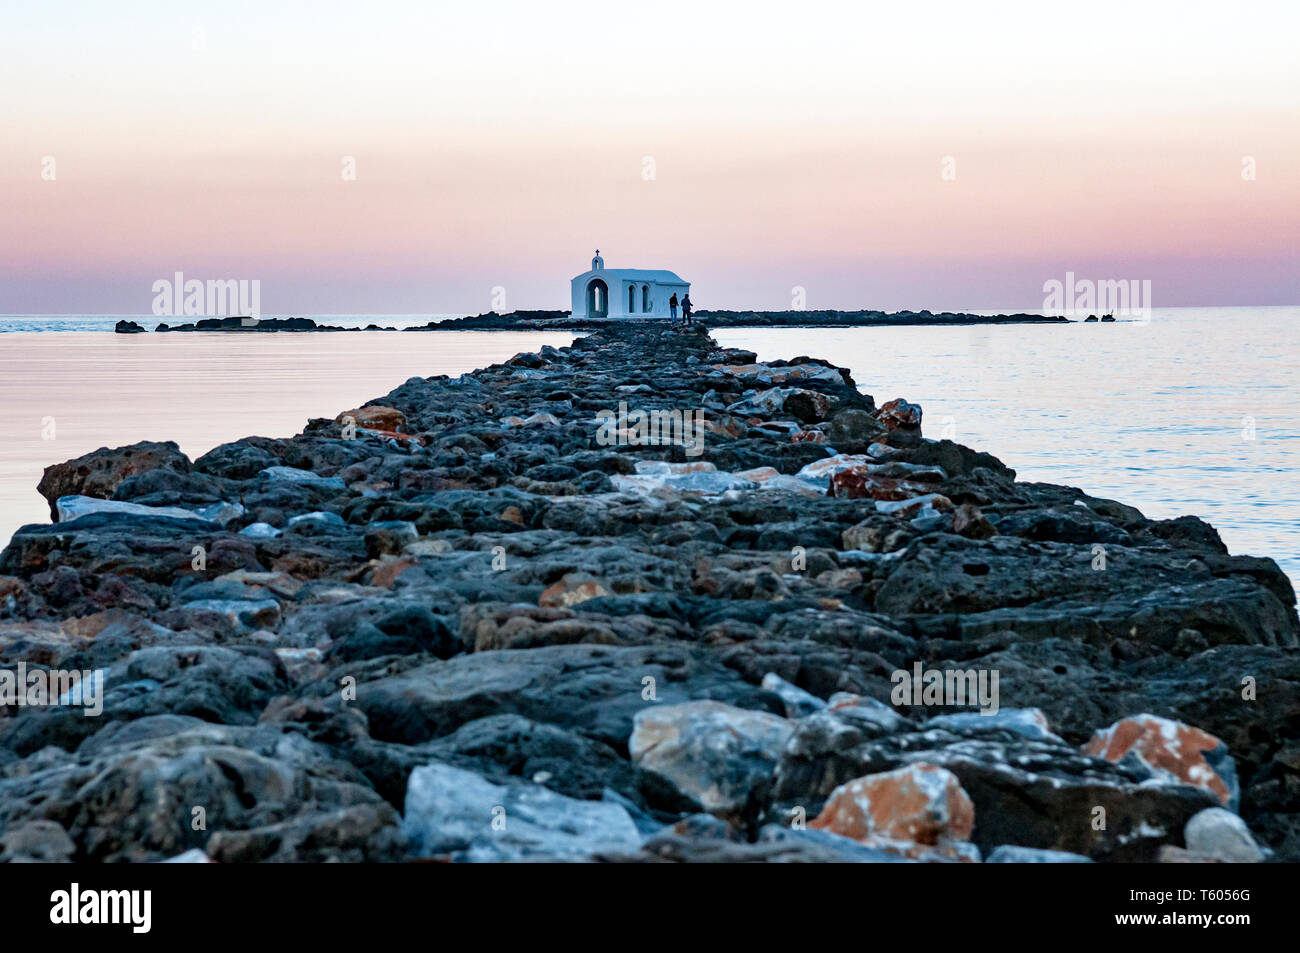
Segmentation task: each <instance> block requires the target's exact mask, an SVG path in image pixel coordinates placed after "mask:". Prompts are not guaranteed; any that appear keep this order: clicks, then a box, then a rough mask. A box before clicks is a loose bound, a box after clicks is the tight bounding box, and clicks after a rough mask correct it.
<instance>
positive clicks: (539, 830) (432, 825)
mask: <svg viewBox="0 0 1300 953" xmlns="http://www.w3.org/2000/svg"><path fill="white" fill-rule="evenodd" d="M402 830H403V832H404V833H405V834H406V837H407V842H408V845H409V850H410V852H411V854H413V855H414V856H416V857H438V856H448V857H450V858H451V859H454V860H465V861H480V862H481V861H518V860H575V859H581V858H586V857H590V856H591V855H593V854H596V853H599V852H601V851H609V852H621V851H635V850H638V849H639V848H640V846H641V834H640V833H639V832H638V830H637V827H636V824H635V823H634V822H633V820H632V818H631V816H630V815H629V814H628V812H627V811H626V810H625V809H624V808H623V807H621V806H620V805H618V804H615V803H611V802H608V801H580V800H576V799H574V798H569V797H565V796H564V795H562V794H556V793H555V792H554V791H551V790H549V789H547V788H545V787H543V786H541V785H539V784H510V785H498V784H492V783H491V782H489V781H487V780H486V779H484V778H483V777H482V776H480V775H477V774H475V773H474V772H472V771H465V770H462V769H460V768H454V767H451V766H450V765H445V764H436V763H435V764H429V765H425V766H423V767H419V768H416V769H415V770H414V771H412V772H411V779H410V781H409V782H408V784H407V787H406V806H405V809H404V811H403V821H402Z"/></svg>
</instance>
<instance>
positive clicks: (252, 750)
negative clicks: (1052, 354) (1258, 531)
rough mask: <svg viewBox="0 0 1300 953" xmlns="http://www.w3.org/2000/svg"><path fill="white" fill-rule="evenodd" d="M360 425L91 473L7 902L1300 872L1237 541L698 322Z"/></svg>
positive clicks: (1285, 741)
mask: <svg viewBox="0 0 1300 953" xmlns="http://www.w3.org/2000/svg"><path fill="white" fill-rule="evenodd" d="M856 370H857V373H858V374H859V376H861V377H864V378H866V379H865V380H864V381H862V385H863V386H864V387H865V388H866V389H868V390H869V389H870V385H871V381H870V368H859V369H856ZM891 396H892V395H891ZM329 409H330V408H322V410H323V411H324V410H329ZM340 410H341V411H342V412H341V413H338V414H333V415H331V416H329V417H324V418H321V419H316V420H312V421H309V422H308V424H307V426H306V428H305V430H304V431H303V432H302V433H301V434H299V435H297V436H295V437H290V438H274V437H247V438H245V439H242V440H239V441H236V442H234V443H230V444H226V445H223V446H220V447H217V448H216V449H214V450H212V451H211V452H209V453H207V454H205V455H203V456H202V457H200V458H199V459H197V460H193V461H191V460H189V459H188V458H187V457H186V456H184V455H183V454H181V453H180V452H179V451H178V449H177V447H176V445H175V444H170V443H145V444H136V445H134V446H131V447H122V448H116V449H107V448H105V449H102V450H98V451H95V452H94V453H91V454H87V455H86V456H84V457H81V458H79V459H77V460H72V461H69V462H67V463H63V464H58V465H56V466H52V467H50V468H49V469H48V470H47V471H46V474H45V477H44V479H43V480H42V481H41V485H40V491H41V492H42V493H43V495H44V496H45V497H46V499H47V500H48V501H49V503H50V510H51V519H52V522H51V523H49V524H47V525H29V526H25V527H23V528H22V529H21V530H19V532H18V533H17V534H15V536H14V538H13V540H12V542H10V544H9V545H8V547H7V548H6V549H5V550H4V551H3V554H0V860H55V861H58V860H77V861H121V860H132V861H155V860H166V859H183V860H199V861H206V860H212V861H217V862H247V861H279V860H299V861H317V860H333V859H338V860H350V861H361V860H367V861H403V860H414V859H428V858H438V859H451V860H469V861H494V860H518V859H549V860H603V861H643V862H644V861H823V860H826V861H865V862H881V863H886V862H916V861H933V862H1005V861H1012V862H1015V861H1032V862H1055V861H1061V862H1085V861H1152V860H1160V861H1170V862H1173V861H1225V860H1227V861H1261V860H1292V861H1294V860H1300V649H1298V648H1297V644H1298V631H1300V627H1298V625H1297V617H1296V607H1295V595H1294V592H1293V591H1292V587H1291V585H1290V583H1289V581H1288V580H1287V578H1286V576H1285V575H1283V573H1282V572H1281V571H1280V570H1279V569H1278V567H1277V565H1276V564H1275V563H1274V562H1273V561H1272V560H1271V559H1267V558H1261V557H1253V556H1231V555H1229V554H1228V552H1227V550H1226V548H1225V547H1224V545H1223V543H1222V541H1221V540H1220V538H1219V535H1218V534H1217V533H1216V532H1215V530H1214V529H1213V528H1212V527H1210V526H1209V525H1207V524H1206V523H1204V522H1202V521H1201V520H1200V519H1198V518H1196V517H1194V516H1184V517H1181V518H1178V519H1174V520H1151V519H1147V518H1145V517H1144V516H1143V515H1142V514H1141V513H1140V512H1139V511H1138V510H1137V509H1135V508H1133V507H1132V506H1128V505H1125V504H1123V503H1121V502H1116V501H1112V500H1106V499H1099V498H1096V497H1092V496H1089V495H1088V494H1087V493H1085V492H1083V491H1081V490H1079V489H1076V488H1073V487H1066V486H1054V485H1048V484H1039V483H1025V482H1018V481H1017V480H1016V475H1015V473H1014V471H1012V470H1011V469H1009V468H1008V467H1007V466H1006V465H1004V464H1003V463H1002V462H1001V461H999V460H998V459H996V458H995V457H993V456H991V455H989V454H987V453H981V452H979V451H977V450H973V449H970V448H967V447H964V446H961V445H959V444H956V443H953V442H951V441H948V440H930V439H927V438H925V437H924V436H923V433H922V409H921V407H919V406H917V405H916V404H913V403H909V402H908V401H906V400H904V399H892V400H889V401H887V402H884V403H882V404H880V405H879V406H878V405H877V404H876V402H875V401H874V400H873V398H872V397H871V396H868V395H867V394H866V393H864V392H863V391H862V390H861V389H860V388H859V385H858V383H857V382H855V381H854V379H853V378H852V377H851V376H850V373H849V371H848V370H846V369H843V368H838V367H836V366H834V365H833V364H831V363H829V362H827V361H824V360H819V359H815V358H797V359H795V360H793V361H774V362H771V363H766V364H765V363H759V362H757V361H756V359H755V355H754V354H752V353H749V352H746V351H741V350H736V349H724V348H720V347H718V346H717V344H716V343H715V342H714V341H713V340H712V339H711V338H710V337H709V336H708V334H707V332H706V331H704V330H703V329H700V328H693V329H681V328H670V327H667V326H665V325H664V324H663V323H662V322H657V323H649V322H646V323H627V324H621V325H616V326H610V327H607V328H602V329H601V330H599V331H598V332H596V333H594V334H592V335H591V336H588V337H584V338H580V339H578V340H576V341H575V342H574V344H573V345H572V346H571V347H564V348H558V349H557V348H551V347H546V348H543V349H542V351H541V352H539V353H536V354H521V355H518V356H516V357H515V358H513V359H511V360H510V361H507V362H506V363H504V364H500V365H494V366H492V367H488V368H485V369H482V370H479V371H476V372H474V373H471V374H466V375H464V376H462V377H458V378H447V377H436V378H429V379H419V378H415V379H412V380H409V381H407V382H406V383H405V384H403V385H402V386H400V387H398V388H397V389H396V390H394V391H393V392H392V393H390V394H389V395H387V396H386V397H383V398H379V399H376V400H375V401H373V402H372V403H370V404H368V405H366V406H364V407H360V408H353V409H340ZM1007 412H1009V413H1014V412H1015V411H1014V408H1008V411H1007ZM96 709H98V710H96Z"/></svg>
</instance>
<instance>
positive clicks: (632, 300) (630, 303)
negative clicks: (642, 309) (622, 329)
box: [627, 285, 636, 314]
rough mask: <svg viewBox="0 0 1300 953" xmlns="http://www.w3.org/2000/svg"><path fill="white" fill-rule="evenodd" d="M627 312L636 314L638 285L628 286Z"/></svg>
mask: <svg viewBox="0 0 1300 953" xmlns="http://www.w3.org/2000/svg"><path fill="white" fill-rule="evenodd" d="M627 313H628V314H636V285H628V286H627Z"/></svg>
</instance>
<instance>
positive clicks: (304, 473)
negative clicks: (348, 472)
mask: <svg viewBox="0 0 1300 953" xmlns="http://www.w3.org/2000/svg"><path fill="white" fill-rule="evenodd" d="M259 476H265V477H267V478H268V479H270V480H277V481H284V482H287V483H310V484H313V485H315V486H321V487H330V488H333V489H336V490H342V489H343V488H344V486H343V480H342V479H340V478H339V477H326V476H321V475H320V474H319V473H313V472H312V471H310V470H299V469H298V468H297V467H267V468H266V469H264V470H263V471H262V472H261V473H260V474H259Z"/></svg>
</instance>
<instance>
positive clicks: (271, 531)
mask: <svg viewBox="0 0 1300 953" xmlns="http://www.w3.org/2000/svg"><path fill="white" fill-rule="evenodd" d="M239 535H240V536H251V537H253V538H254V539H271V538H272V537H275V536H279V535H280V531H279V530H278V529H276V528H275V527H274V526H272V525H271V524H270V523H249V524H248V525H247V526H245V527H244V528H243V529H241V530H240V531H239Z"/></svg>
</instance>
